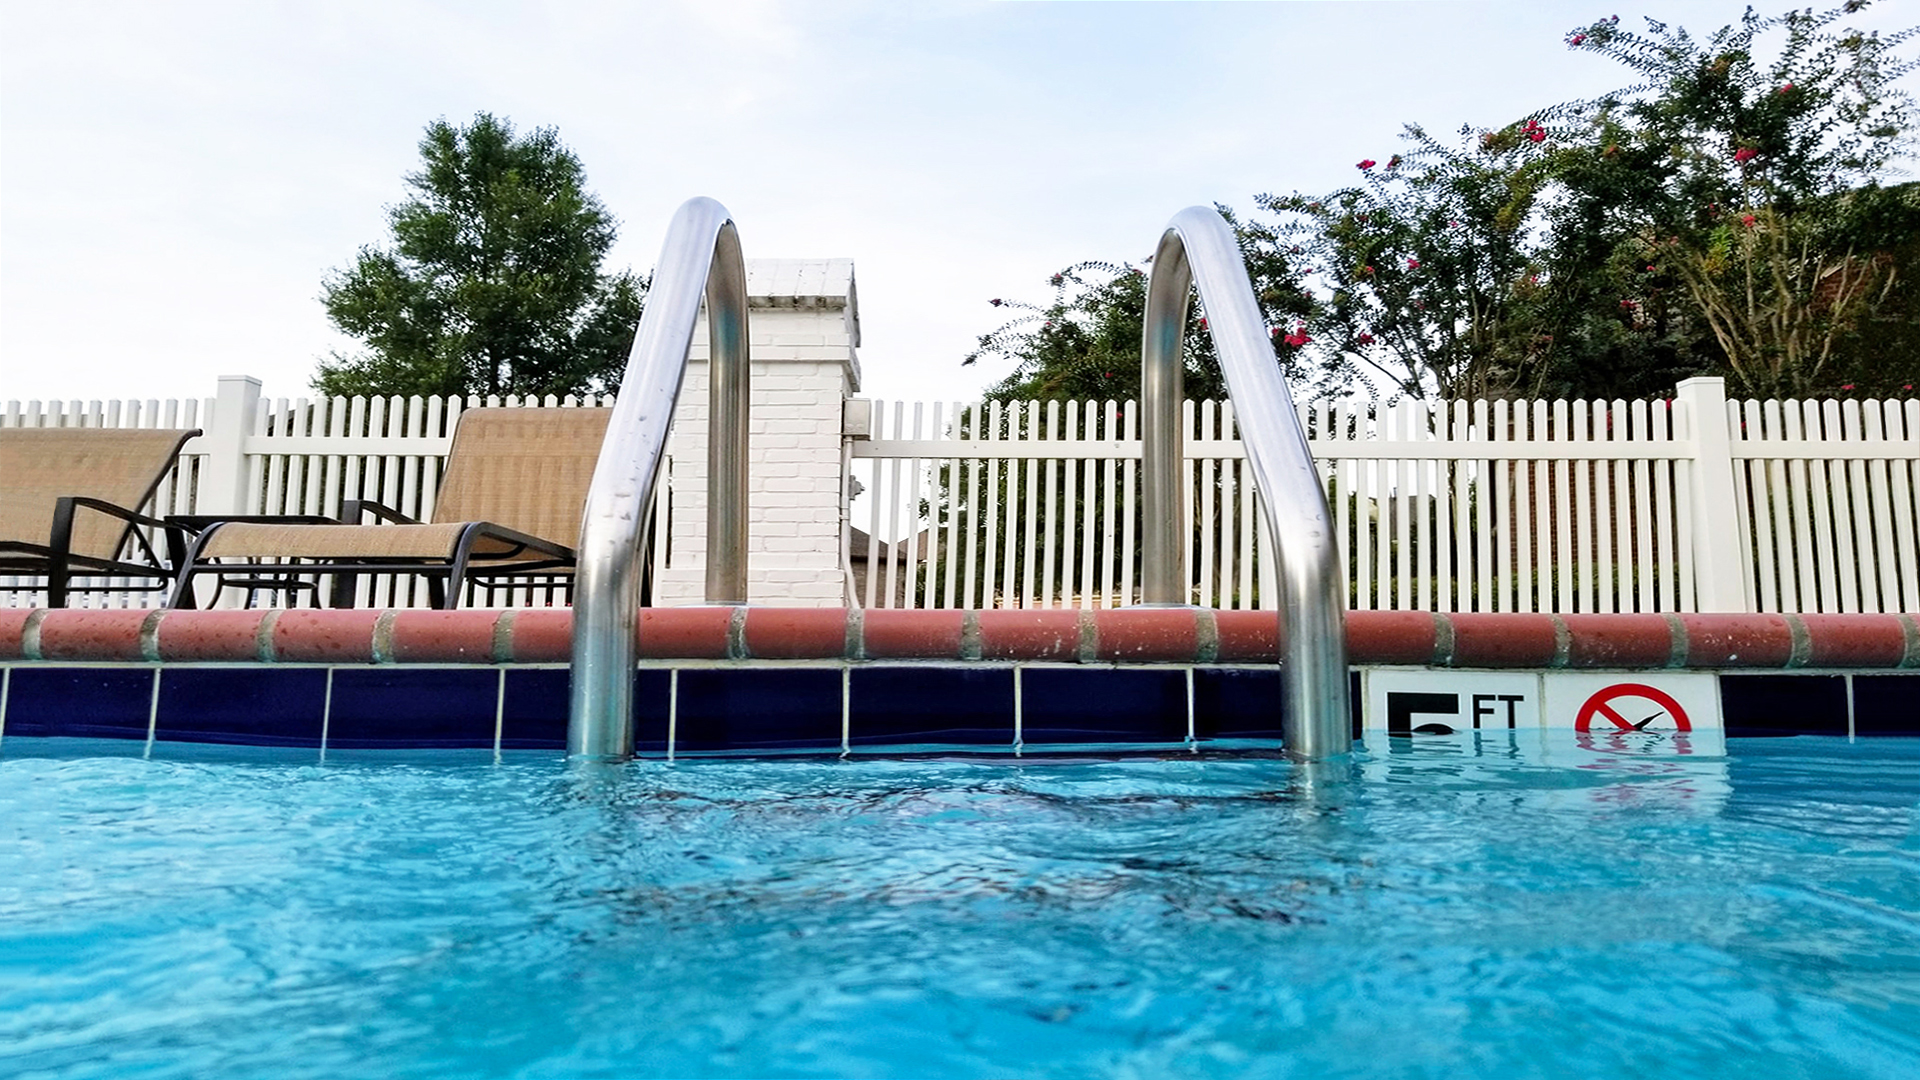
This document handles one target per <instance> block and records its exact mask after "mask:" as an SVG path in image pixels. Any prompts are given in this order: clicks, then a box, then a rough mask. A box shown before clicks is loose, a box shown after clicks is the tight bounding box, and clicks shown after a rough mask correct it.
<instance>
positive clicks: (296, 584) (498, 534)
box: [167, 499, 574, 609]
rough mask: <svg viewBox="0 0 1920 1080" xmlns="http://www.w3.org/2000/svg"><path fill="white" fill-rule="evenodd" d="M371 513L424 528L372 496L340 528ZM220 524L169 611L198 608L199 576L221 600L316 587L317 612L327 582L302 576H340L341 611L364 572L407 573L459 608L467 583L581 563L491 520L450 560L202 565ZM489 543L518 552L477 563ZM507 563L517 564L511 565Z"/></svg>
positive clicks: (568, 551) (463, 533)
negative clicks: (229, 593) (232, 592)
mask: <svg viewBox="0 0 1920 1080" xmlns="http://www.w3.org/2000/svg"><path fill="white" fill-rule="evenodd" d="M368 516H372V517H374V518H376V519H378V520H380V521H386V522H390V523H392V524H395V525H419V524H423V522H421V521H419V520H418V519H416V518H413V517H409V516H407V515H406V514H403V513H401V512H400V511H398V510H395V509H393V508H392V507H390V506H385V505H383V504H381V503H378V502H374V501H373V500H371V499H346V500H344V501H342V502H341V504H340V519H339V521H337V522H336V524H341V525H360V524H363V522H364V519H365V518H366V517H368ZM255 520H258V519H255ZM308 520H310V519H308ZM220 527H221V524H220V523H216V524H213V525H209V526H208V527H207V528H206V529H205V530H203V531H202V532H200V534H199V535H197V536H195V537H194V540H193V546H192V547H191V548H190V549H188V551H187V554H186V557H185V558H184V559H182V560H181V562H180V569H179V572H178V575H177V577H176V578H175V581H174V584H173V593H172V595H171V596H170V597H169V598H168V601H167V606H168V607H176V608H179V607H184V608H191V607H193V606H194V603H195V598H194V593H193V579H194V578H195V577H198V576H201V575H207V574H211V575H214V577H215V581H216V582H217V584H216V585H215V596H216V597H217V596H218V594H219V590H221V589H226V588H252V589H261V588H268V589H275V590H278V591H281V592H286V593H289V594H291V593H294V592H298V591H301V590H308V589H310V590H313V593H314V601H315V606H316V607H317V606H318V605H319V588H320V587H319V584H318V583H317V582H306V581H300V580H298V579H299V578H302V577H305V576H308V575H315V576H318V575H328V576H331V577H332V578H333V588H332V590H331V596H330V598H329V601H328V606H330V607H336V608H344V607H352V606H353V593H354V588H355V585H356V583H357V582H358V580H359V577H360V575H361V574H393V575H400V574H406V575H410V576H415V577H420V578H424V579H425V580H426V582H427V597H428V601H429V602H430V603H431V604H432V605H433V606H434V607H436V608H441V609H452V608H455V607H458V606H459V600H460V586H462V585H465V584H468V583H474V584H480V585H483V586H487V587H494V586H492V585H491V584H490V583H491V582H492V581H496V580H500V579H504V578H515V577H522V576H527V575H533V574H540V573H551V572H552V571H556V570H571V569H572V568H573V565H574V553H573V549H572V548H568V547H564V546H562V545H560V544H556V543H553V542H552V541H549V540H542V539H541V538H539V537H537V536H529V535H528V534H526V533H523V532H519V531H517V530H514V529H509V528H507V527H506V526H504V525H496V524H494V523H493V522H490V521H475V522H469V523H467V525H466V527H465V528H463V529H462V530H460V534H459V536H458V537H457V538H456V540H455V541H454V545H453V548H452V550H450V551H449V552H448V553H447V555H446V557H445V558H436V559H404V558H402V559H381V558H360V559H354V558H339V557H329V558H325V559H319V558H315V559H311V560H308V561H304V562H302V561H297V557H293V558H290V559H289V560H288V561H284V562H274V563H247V564H233V563H202V562H201V561H200V558H201V556H200V553H201V551H202V550H203V549H204V548H205V547H206V546H207V545H208V544H209V543H211V542H212V541H213V539H214V538H215V537H216V536H217V535H218V534H219V531H220ZM486 539H493V540H500V541H503V542H505V543H508V544H511V545H513V547H512V548H511V550H509V551H507V552H506V553H504V554H503V555H497V556H491V557H483V559H482V560H481V561H480V562H478V563H477V564H476V563H475V561H474V558H473V548H474V545H476V544H478V543H479V542H480V541H482V540H486ZM527 551H534V552H538V553H540V554H541V555H544V556H546V557H545V558H541V559H534V560H525V559H519V558H518V556H519V555H521V554H522V553H523V552H527ZM506 560H514V561H512V562H510V563H509V562H507V561H506ZM553 587H561V588H565V589H566V590H567V591H568V592H569V594H571V592H572V585H571V583H569V584H567V585H565V586H553Z"/></svg>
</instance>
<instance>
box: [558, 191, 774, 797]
mask: <svg viewBox="0 0 1920 1080" xmlns="http://www.w3.org/2000/svg"><path fill="white" fill-rule="evenodd" d="M703 297H704V298H705V300H706V302H707V330H708V334H707V336H708V340H709V342H710V343H711V348H710V350H709V354H710V356H711V360H710V362H709V363H708V401H709V408H708V429H707V430H708V439H707V581H706V597H707V602H708V603H709V604H739V603H745V602H746V599H747V401H748V397H747V390H748V377H749V368H748V339H747V269H746V262H745V260H743V259H742V258H741V256H740V235H739V232H738V230H736V229H735V228H734V224H733V218H732V215H730V214H728V213H727V208H726V207H724V206H722V205H720V204H719V203H718V202H715V201H714V200H712V199H708V198H704V197H702V198H694V199H689V200H687V202H686V203H684V204H682V205H681V207H680V209H679V210H678V211H676V212H675V213H674V216H673V223H672V224H671V225H669V226H668V227H667V239H666V243H665V244H663V245H662V246H661V249H660V260H659V262H657V263H655V264H654V274H653V287H652V289H651V290H650V291H649V292H648V295H647V305H646V309H645V311H643V312H642V314H641V317H640V328H639V330H638V331H637V332H636V333H635V334H634V338H633V351H632V352H631V353H630V354H628V357H627V367H626V371H625V373H624V374H623V375H622V376H621V379H620V390H619V396H618V397H617V398H616V399H615V401H614V406H613V418H612V420H611V421H610V422H609V423H608V425H607V438H606V442H604V443H603V444H601V447H600V460H599V463H598V464H597V465H596V466H595V467H594V470H593V483H592V484H591V486H589V488H588V489H587V506H586V511H585V514H584V516H583V517H582V519H581V522H580V543H579V547H578V552H577V556H578V569H577V570H576V571H575V575H576V578H575V583H574V607H573V680H572V686H571V689H570V690H569V708H570V712H569V716H568V722H567V753H568V755H570V756H574V757H586V758H601V759H610V760H621V759H625V758H628V757H631V756H632V755H633V719H632V718H633V672H634V665H635V660H636V649H635V641H634V624H635V621H636V619H637V618H638V614H639V607H640V577H641V570H640V559H641V557H642V554H643V552H644V551H645V550H646V539H647V537H646V532H647V528H648V515H649V512H650V511H651V509H652V507H653V491H654V482H655V481H656V480H657V479H658V477H659V474H660V459H661V455H662V453H663V452H664V450H665V449H666V442H667V430H668V426H669V425H670V424H671V423H672V421H673V407H674V403H675V402H676V401H677V400H678V399H679V397H680V384H681V380H682V379H683V377H684V376H685V375H686V370H687V351H688V349H689V347H690V346H691V345H692V344H693V330H694V326H695V324H696V322H697V321H698V319H699V317H700V301H701V299H702V298H703Z"/></svg>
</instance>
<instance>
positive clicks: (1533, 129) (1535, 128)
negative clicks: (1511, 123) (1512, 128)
mask: <svg viewBox="0 0 1920 1080" xmlns="http://www.w3.org/2000/svg"><path fill="white" fill-rule="evenodd" d="M1520 133H1521V134H1522V135H1525V136H1526V137H1527V138H1528V139H1531V140H1532V141H1534V142H1540V141H1542V140H1543V139H1545V138H1546V137H1547V129H1546V128H1543V127H1541V126H1540V121H1538V120H1529V121H1527V125H1526V126H1525V127H1523V128H1521V129H1520Z"/></svg>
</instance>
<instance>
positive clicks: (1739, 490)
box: [850, 379, 1920, 613]
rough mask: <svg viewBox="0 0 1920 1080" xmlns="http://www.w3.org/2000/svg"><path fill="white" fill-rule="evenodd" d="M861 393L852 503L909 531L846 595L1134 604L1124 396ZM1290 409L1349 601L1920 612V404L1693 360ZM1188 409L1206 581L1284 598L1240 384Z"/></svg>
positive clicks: (1245, 601)
mask: <svg viewBox="0 0 1920 1080" xmlns="http://www.w3.org/2000/svg"><path fill="white" fill-rule="evenodd" d="M872 414H873V423H872V431H871V437H869V438H858V439H855V440H853V441H852V442H851V445H850V451H851V453H850V456H851V459H852V461H853V462H854V471H855V479H856V480H857V481H858V482H859V483H860V484H861V485H862V486H863V487H864V488H865V504H866V505H865V509H864V511H861V512H858V513H856V516H855V520H854V521H853V523H852V524H853V526H854V527H855V528H858V529H861V530H863V531H865V532H866V533H868V534H869V535H870V536H872V537H875V538H880V539H881V540H882V541H884V540H888V539H891V540H892V541H894V542H892V543H886V542H875V543H869V544H868V545H866V547H865V549H864V552H861V550H860V549H859V548H856V549H855V550H856V555H855V559H854V566H853V569H854V571H855V573H854V575H853V578H854V582H855V588H856V595H855V597H854V600H855V602H856V603H859V604H862V605H864V606H869V607H899V606H905V607H1114V606H1121V605H1125V604H1127V603H1131V602H1133V600H1134V597H1135V595H1136V594H1135V589H1134V582H1135V579H1136V577H1137V575H1138V566H1137V564H1136V562H1135V556H1134V554H1133V553H1134V552H1135V530H1136V528H1137V515H1138V509H1137V507H1138V497H1139V494H1138V490H1139V458H1140V441H1139V432H1138V428H1137V419H1136V411H1135V409H1134V407H1133V404H1132V403H1131V402H1115V401H1106V402H1065V403H1061V402H1016V403H1005V404H1001V403H988V404H984V405H982V404H962V405H952V404H946V403H931V404H928V403H904V402H879V401H876V402H874V403H873V406H872ZM1696 417H1699V418H1706V419H1705V420H1704V422H1702V423H1698V424H1696V422H1695V418H1696ZM1722 417H1724V419H1719V418H1722ZM1301 420H1302V424H1303V426H1304V427H1305V429H1306V430H1307V432H1308V438H1309V444H1310V446H1311V448H1312V451H1313V455H1314V458H1315V460H1316V461H1317V462H1318V463H1319V464H1320V467H1321V472H1322V476H1323V478H1324V480H1325V482H1326V484H1327V490H1328V498H1329V502H1330V504H1331V506H1332V508H1333V513H1334V521H1335V527H1336V528H1337V529H1338V531H1339V534H1340V535H1339V539H1340V543H1341V550H1342V553H1343V555H1344V557H1345V559H1346V562H1347V566H1348V568H1349V581H1350V585H1349V590H1350V591H1349V593H1348V602H1349V604H1350V606H1352V607H1354V608H1356V609H1363V610H1364V609H1398V610H1437V611H1521V612H1568V613H1572V612H1657V611H1697V610H1709V611H1755V610H1761V611H1809V612H1812V611H1822V612H1843V611H1844V612H1853V611H1902V610H1904V611H1914V610H1920V555H1917V554H1916V534H1915V523H1916V518H1917V517H1920V513H1917V508H1916V505H1915V496H1916V493H1917V492H1920V402H1916V401H1905V402H1859V401H1823V402H1811V401H1809V402H1794V401H1788V402H1765V403H1760V402H1728V401H1726V400H1725V398H1724V394H1723V391H1722V389H1721V383H1720V381H1719V380H1717V379H1692V380H1688V381H1687V382H1686V383H1683V384H1681V386H1680V388H1679V394H1678V396H1677V397H1676V398H1675V399H1674V400H1671V401H1651V402H1649V401H1633V402H1628V401H1620V400H1615V401H1592V402H1587V401H1493V402H1487V401H1475V402H1463V401H1462V402H1447V403H1438V404H1436V403H1428V402H1407V403H1402V404H1400V405H1397V406H1392V407H1389V408H1385V409H1382V410H1381V411H1380V412H1379V413H1378V414H1377V415H1369V414H1367V413H1366V412H1365V411H1363V410H1356V409H1353V408H1349V407H1345V406H1332V405H1312V406H1306V407H1303V408H1302V409H1301ZM1184 423H1185V437H1186V444H1187V445H1186V459H1187V471H1186V477H1185V483H1186V491H1187V498H1186V499H1185V500H1184V505H1185V513H1186V516H1187V526H1188V530H1189V532H1190V533H1191V535H1192V536H1193V538H1194V540H1193V547H1192V548H1191V550H1190V553H1189V560H1188V569H1189V575H1190V580H1191V583H1192V593H1191V597H1192V601H1193V602H1194V603H1196V604H1202V605H1206V606H1211V607H1219V608H1263V607H1270V606H1272V602H1273V599H1272V598H1273V595H1274V591H1273V584H1272V578H1271V574H1270V568H1271V566H1272V558H1271V547H1270V541H1269V539H1268V537H1267V536H1266V535H1265V534H1266V525H1265V522H1264V520H1263V518H1262V513H1261V511H1260V510H1259V508H1258V505H1257V499H1256V497H1255V496H1254V493H1253V492H1252V490H1251V487H1250V485H1249V483H1248V477H1247V474H1246V471H1245V467H1244V464H1243V462H1244V452H1243V451H1242V449H1241V446H1240V443H1239V440H1238V437H1237V428H1236V426H1235V423H1234V419H1233V412H1232V406H1231V403H1228V402H1197V403H1196V402H1188V403H1187V409H1186V414H1185V421H1184ZM862 555H864V558H862V557H861V556H862Z"/></svg>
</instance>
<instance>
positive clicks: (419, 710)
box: [327, 667, 500, 750]
mask: <svg viewBox="0 0 1920 1080" xmlns="http://www.w3.org/2000/svg"><path fill="white" fill-rule="evenodd" d="M499 685H500V674H499V672H498V671H497V670H496V669H494V668H480V667H476V668H404V667H391V668H385V667H382V668H336V669H335V670H334V673H333V709H332V712H331V714H330V715H329V718H328V720H327V746H328V747H329V748H331V747H340V748H342V749H349V750H400V749H423V750H424V749H454V748H460V747H484V748H486V749H489V750H491V749H492V748H493V727H494V711H495V695H496V694H497V692H498V690H499Z"/></svg>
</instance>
